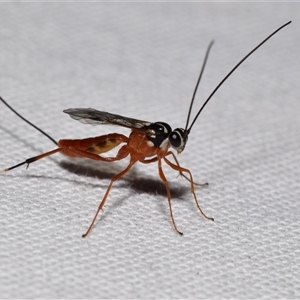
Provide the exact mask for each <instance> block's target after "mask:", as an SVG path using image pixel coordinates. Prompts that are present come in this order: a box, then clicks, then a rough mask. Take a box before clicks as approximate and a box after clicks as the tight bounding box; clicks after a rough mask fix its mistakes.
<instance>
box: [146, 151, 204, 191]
mask: <svg viewBox="0 0 300 300" xmlns="http://www.w3.org/2000/svg"><path fill="white" fill-rule="evenodd" d="M168 155H172V156H173V158H174V160H175V163H176V164H177V166H178V167H180V164H179V162H178V159H177V157H176V156H175V154H174V153H173V152H172V151H168V152H167V154H166V155H165V157H166V156H168ZM157 160H158V157H157V156H156V157H154V158H151V159H145V160H141V162H142V163H144V164H150V163H153V162H156V161H157ZM180 168H181V167H180ZM179 175H180V176H182V177H184V178H185V179H186V180H187V181H189V182H191V180H190V178H188V177H187V176H186V175H184V173H183V172H182V171H179ZM194 184H195V185H199V186H208V183H207V182H206V183H196V182H194Z"/></svg>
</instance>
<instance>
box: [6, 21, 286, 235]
mask: <svg viewBox="0 0 300 300" xmlns="http://www.w3.org/2000/svg"><path fill="white" fill-rule="evenodd" d="M290 23H291V22H288V23H286V24H284V25H283V26H281V27H280V28H278V29H277V30H276V31H274V32H273V33H272V34H271V35H269V36H268V37H267V38H266V39H264V40H263V41H262V42H261V43H260V44H259V45H258V46H256V47H255V48H254V49H253V50H252V51H251V52H249V53H248V54H247V55H246V56H245V57H244V58H243V59H242V60H241V61H240V62H239V63H238V64H237V65H236V66H235V67H234V68H233V69H232V70H231V71H230V72H229V73H228V74H227V75H226V76H225V77H224V79H223V80H222V81H221V82H220V83H219V84H218V85H217V87H216V88H215V89H214V91H213V92H212V93H211V94H210V96H209V97H208V98H207V100H206V101H205V102H204V104H203V105H202V107H201V108H200V110H199V111H198V113H197V114H196V116H195V118H194V120H193V121H192V123H191V125H190V126H189V119H190V114H191V110H192V106H193V102H194V99H195V95H196V92H197V89H198V86H199V83H200V79H201V77H202V74H203V71H204V67H205V64H206V61H207V58H208V54H209V51H210V48H211V46H212V42H211V43H210V45H209V47H208V49H207V52H206V55H205V59H204V63H203V66H202V69H201V72H200V75H199V78H198V81H197V84H196V87H195V90H194V93H193V97H192V101H191V104H190V107H189V112H188V118H187V122H186V126H185V129H183V128H177V129H175V130H172V129H171V127H170V126H169V125H168V124H167V123H164V122H155V123H151V122H147V121H142V120H137V119H132V118H127V117H124V116H120V115H115V114H111V113H108V112H103V111H98V110H95V109H92V108H70V109H67V110H64V112H65V113H67V114H69V115H70V116H71V118H73V119H75V120H78V121H80V122H82V123H85V124H91V125H99V124H111V125H119V126H123V127H127V128H130V129H131V134H130V135H129V137H127V136H125V135H123V134H118V133H112V134H107V135H102V136H99V137H94V138H86V139H81V140H67V139H64V140H60V141H59V142H58V143H57V142H56V141H55V140H54V139H53V138H52V137H50V136H49V135H48V134H47V133H45V132H44V131H42V130H41V129H40V128H38V127H37V126H35V125H34V124H32V123H30V122H29V121H28V120H26V119H25V118H24V117H22V116H21V115H20V114H18V113H17V112H16V111H15V110H14V109H13V108H12V107H11V106H9V105H8V104H7V103H6V102H5V101H4V100H3V99H2V98H1V97H0V100H1V101H2V102H3V103H4V104H5V105H6V106H7V107H8V108H10V109H11V110H12V111H13V112H14V113H15V114H17V115H18V116H19V117H20V118H21V119H23V120H24V121H25V122H27V123H28V124H30V125H31V126H33V127H34V128H36V129H37V130H39V131H40V132H41V133H42V134H44V135H45V136H47V137H48V138H49V139H50V140H52V141H53V142H54V143H55V144H56V145H57V148H56V149H54V150H52V151H49V152H46V153H43V154H40V155H38V156H34V157H32V158H29V159H26V160H25V161H23V162H21V163H19V164H17V165H15V166H12V167H10V168H6V169H3V170H0V172H7V171H9V170H12V169H14V168H17V167H19V166H21V165H24V164H27V166H29V164H31V163H33V162H35V161H37V160H39V159H41V158H44V157H47V156H50V155H52V154H54V153H57V152H60V153H63V154H65V155H67V156H70V157H86V158H89V159H93V160H100V161H104V162H113V161H117V160H121V159H124V158H126V157H127V156H129V157H130V159H129V164H128V165H127V167H126V168H125V169H124V170H123V171H121V172H120V173H118V174H116V175H115V176H114V177H113V178H112V179H111V181H110V184H109V185H108V188H107V190H106V192H105V195H104V197H103V199H102V201H101V202H100V205H99V206H98V209H97V211H96V213H95V216H94V218H93V220H92V222H91V224H90V226H89V228H88V230H87V231H86V233H85V234H84V235H83V237H85V236H86V235H87V234H88V233H89V232H90V231H91V229H92V228H93V226H94V223H95V221H96V218H97V216H98V213H99V212H100V210H101V209H102V208H103V206H104V204H105V202H106V200H107V197H108V194H109V192H110V190H111V187H112V185H113V183H114V182H115V181H116V180H117V179H119V178H121V177H122V176H124V175H125V174H126V173H127V172H128V171H129V170H130V169H131V167H132V166H133V165H134V164H135V163H136V162H138V161H139V162H141V163H144V164H148V163H153V162H157V164H158V173H159V176H160V178H161V180H162V181H163V183H164V185H165V187H166V191H167V197H168V203H169V210H170V215H171V219H172V223H173V226H174V228H175V230H176V232H178V233H179V234H182V233H181V232H180V231H179V230H178V229H177V226H176V223H175V220H174V217H173V213H172V206H171V192H170V189H169V186H168V181H167V179H166V177H165V175H164V173H163V170H162V160H163V161H164V162H165V163H166V164H167V165H169V166H170V167H171V168H172V169H174V170H176V171H178V172H179V174H180V175H182V176H183V177H184V178H185V179H187V180H188V181H189V182H190V187H191V192H192V194H193V196H194V200H195V203H196V205H197V207H198V209H199V211H200V212H201V214H202V215H203V216H204V217H205V218H207V219H209V220H213V218H210V217H208V216H206V215H205V213H204V212H203V211H202V209H201V207H200V205H199V203H198V200H197V197H196V194H195V184H196V183H195V182H194V180H193V177H192V174H191V172H190V170H188V169H186V168H183V167H181V166H180V165H179V162H178V160H177V158H176V156H175V154H174V153H173V152H172V151H171V150H170V148H173V149H175V150H176V151H177V153H181V152H182V151H183V150H184V147H185V145H186V143H187V140H188V135H189V134H190V132H191V128H192V127H193V125H194V124H195V122H196V120H197V118H198V116H199V115H200V113H201V111H202V110H203V108H204V107H205V106H206V104H207V103H208V101H209V100H210V99H211V98H212V96H213V95H214V94H215V92H216V91H217V90H218V89H219V87H220V86H221V85H222V84H223V83H224V81H225V80H226V79H227V78H228V77H229V76H230V75H231V74H232V73H233V72H234V71H235V70H236V69H237V68H238V67H239V65H240V64H242V63H243V62H244V61H245V60H246V59H247V58H248V57H249V56H250V55H251V54H252V53H253V52H254V51H256V50H257V49H258V48H259V47H260V46H261V45H262V44H264V43H265V42H266V41H267V40H268V39H269V38H271V37H272V36H273V35H274V34H275V33H277V32H278V31H279V30H281V29H282V28H283V27H285V26H287V25H288V24H290ZM121 144H123V145H121ZM119 145H120V149H119V150H118V153H117V155H116V156H114V157H103V156H101V154H102V153H106V152H108V151H110V150H112V149H114V148H116V147H117V146H119ZM168 156H171V157H173V159H174V161H175V163H173V162H171V161H170V160H169V159H168V158H167V157H168ZM199 185H201V186H205V185H207V183H205V184H199Z"/></svg>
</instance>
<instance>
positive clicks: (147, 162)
mask: <svg viewBox="0 0 300 300" xmlns="http://www.w3.org/2000/svg"><path fill="white" fill-rule="evenodd" d="M171 153H172V152H171V151H169V152H168V153H167V155H170V154H171ZM172 154H173V153H172ZM156 161H158V173H159V177H160V178H161V180H162V181H163V183H164V185H165V187H166V191H167V195H168V203H169V209H170V215H171V219H172V223H173V226H174V229H175V231H176V232H177V233H179V234H180V235H182V234H183V233H182V232H181V231H179V230H178V228H177V226H176V223H175V219H174V216H173V211H172V205H171V192H170V188H169V184H168V180H167V178H166V176H165V174H164V172H163V170H162V165H161V159H160V158H158V157H157V156H156V157H153V158H151V159H140V162H142V163H144V164H150V163H152V162H156Z"/></svg>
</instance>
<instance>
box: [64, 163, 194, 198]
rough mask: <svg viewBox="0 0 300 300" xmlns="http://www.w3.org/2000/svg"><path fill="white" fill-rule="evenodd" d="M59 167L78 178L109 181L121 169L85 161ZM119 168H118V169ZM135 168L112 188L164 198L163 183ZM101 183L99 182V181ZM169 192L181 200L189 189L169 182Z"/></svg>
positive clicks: (116, 166)
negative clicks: (128, 189)
mask: <svg viewBox="0 0 300 300" xmlns="http://www.w3.org/2000/svg"><path fill="white" fill-rule="evenodd" d="M59 166H60V167H61V168H63V169H64V170H66V171H68V172H70V173H73V174H76V175H78V176H85V177H91V178H97V179H100V180H101V179H107V180H110V179H111V178H112V177H113V176H114V175H115V174H117V173H118V172H119V170H120V169H121V168H122V167H121V166H120V164H117V163H116V164H115V165H113V166H112V165H111V164H110V165H109V166H108V165H107V164H105V163H102V162H97V163H96V164H95V162H91V161H89V160H86V161H85V162H84V163H82V160H81V162H80V164H77V163H74V162H73V161H68V160H63V161H61V162H59ZM119 166H120V167H119ZM136 170H137V167H136V166H134V167H133V168H132V169H131V170H130V171H129V172H128V173H127V174H126V176H124V177H122V178H121V179H120V180H119V181H118V182H115V184H114V188H126V189H127V188H128V186H129V187H130V189H131V190H133V191H134V192H135V193H138V194H143V193H145V194H153V195H159V196H164V197H165V196H166V195H167V191H166V187H165V185H164V184H163V182H162V181H161V180H159V179H156V178H154V177H153V178H151V177H149V176H148V175H146V174H145V175H144V176H143V174H142V175H141V173H140V170H139V171H138V172H137V171H136ZM99 182H101V181H99ZM98 186H99V185H98ZM95 187H96V186H95ZM170 191H171V195H172V198H173V197H174V198H181V197H183V196H184V195H185V194H187V193H189V192H190V187H187V186H184V184H183V183H182V184H181V183H180V184H178V183H176V184H172V182H170Z"/></svg>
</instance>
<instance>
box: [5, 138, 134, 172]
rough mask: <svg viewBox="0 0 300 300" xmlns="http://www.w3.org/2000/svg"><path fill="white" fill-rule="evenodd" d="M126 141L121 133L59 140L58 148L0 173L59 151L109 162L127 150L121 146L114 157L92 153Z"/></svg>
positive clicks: (68, 154) (120, 156)
mask: <svg viewBox="0 0 300 300" xmlns="http://www.w3.org/2000/svg"><path fill="white" fill-rule="evenodd" d="M127 141H128V137H127V136H125V135H122V134H117V133H113V134H108V135H103V136H98V137H94V138H87V139H82V140H60V141H59V142H58V146H59V147H58V148H56V149H54V150H52V151H49V152H45V153H42V154H40V155H37V156H34V157H31V158H28V159H26V160H24V161H23V162H21V163H19V164H17V165H14V166H12V167H9V168H6V169H3V170H0V173H2V172H7V171H10V170H12V169H15V168H18V167H20V166H22V165H25V164H27V168H28V167H29V165H30V164H31V163H33V162H35V161H37V160H40V159H42V158H45V157H47V156H50V155H52V154H55V153H57V152H61V153H63V154H65V155H67V156H70V157H88V158H90V159H94V160H102V161H106V162H111V161H115V160H120V159H122V158H124V157H126V156H127V155H128V152H126V151H125V152H124V149H123V150H122V148H123V147H122V148H121V149H120V150H119V153H118V155H117V156H116V157H107V158H104V157H101V156H99V155H97V154H94V153H98V154H100V153H104V152H108V151H109V150H111V149H113V148H115V147H117V146H118V145H119V144H121V143H126V142H127Z"/></svg>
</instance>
